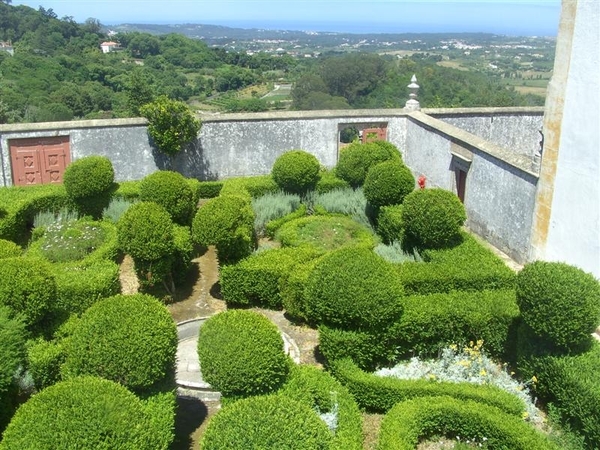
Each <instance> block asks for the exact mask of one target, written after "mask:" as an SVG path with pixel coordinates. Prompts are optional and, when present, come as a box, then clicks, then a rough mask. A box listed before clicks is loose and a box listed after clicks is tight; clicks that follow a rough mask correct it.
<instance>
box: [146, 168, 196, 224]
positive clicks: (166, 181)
mask: <svg viewBox="0 0 600 450" xmlns="http://www.w3.org/2000/svg"><path fill="white" fill-rule="evenodd" d="M140 200H142V201H144V202H155V203H158V204H159V205H160V206H162V207H163V208H165V209H166V210H167V212H168V213H169V214H170V215H171V218H172V219H173V222H175V223H178V224H180V225H188V226H189V225H190V223H191V221H192V218H193V214H194V211H195V208H196V205H195V203H194V201H195V196H194V192H193V191H192V188H191V187H190V185H189V183H188V182H187V181H186V179H185V177H184V176H183V175H181V174H180V173H178V172H171V171H169V170H160V171H158V172H154V173H152V174H150V175H148V176H147V177H145V178H144V179H143V180H142V181H141V183H140Z"/></svg>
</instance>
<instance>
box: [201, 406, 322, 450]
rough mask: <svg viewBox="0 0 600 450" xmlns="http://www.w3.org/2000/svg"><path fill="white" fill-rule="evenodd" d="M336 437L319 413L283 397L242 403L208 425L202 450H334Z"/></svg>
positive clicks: (224, 410)
mask: <svg viewBox="0 0 600 450" xmlns="http://www.w3.org/2000/svg"><path fill="white" fill-rule="evenodd" d="M331 440H332V435H331V433H330V431H329V429H328V428H327V425H326V424H325V422H324V421H322V420H321V419H320V418H319V416H318V415H317V413H316V412H315V411H314V410H313V409H311V408H310V407H309V406H307V405H305V404H304V403H302V402H299V401H297V400H293V399H291V398H288V397H284V396H281V395H271V396H263V397H252V398H247V399H243V400H239V401H237V402H235V403H234V404H232V405H231V406H228V407H226V408H224V409H223V410H222V411H220V412H219V413H218V414H217V415H216V416H215V417H214V418H213V419H212V420H211V421H210V423H209V424H208V427H207V429H206V432H205V433H204V436H202V441H201V442H200V448H201V449H202V450H222V449H228V450H238V449H239V450H252V449H256V450H258V449H286V450H295V449H297V450H308V449H311V450H313V449H314V450H320V449H323V450H324V449H328V448H330V442H331Z"/></svg>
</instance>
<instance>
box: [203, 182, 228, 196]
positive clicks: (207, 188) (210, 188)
mask: <svg viewBox="0 0 600 450" xmlns="http://www.w3.org/2000/svg"><path fill="white" fill-rule="evenodd" d="M221 189H223V181H200V182H199V183H198V197H199V198H214V197H218V196H219V194H220V193H221Z"/></svg>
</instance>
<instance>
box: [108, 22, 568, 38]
mask: <svg viewBox="0 0 600 450" xmlns="http://www.w3.org/2000/svg"><path fill="white" fill-rule="evenodd" d="M120 23H123V22H120ZM129 23H142V22H139V21H136V22H129ZM143 23H150V22H143ZM151 23H154V24H159V25H169V24H177V23H192V24H193V23H201V24H205V25H221V26H225V27H230V28H244V29H266V30H287V31H315V32H335V33H351V34H371V33H375V34H402V33H492V34H500V35H507V36H556V35H557V31H558V18H557V19H556V23H541V22H536V21H532V22H528V23H525V24H522V23H519V22H513V21H500V22H496V23H494V24H491V23H488V24H483V25H482V24H481V22H478V23H476V24H464V23H446V24H431V23H419V22H418V21H413V22H410V23H406V22H404V23H403V22H402V21H399V22H396V23H373V22H371V23H369V22H348V21H344V22H336V21H330V22H325V21H319V22H317V21H285V20H226V21H223V20H208V19H206V20H189V21H187V22H181V21H152V22H151ZM115 24H118V23H115Z"/></svg>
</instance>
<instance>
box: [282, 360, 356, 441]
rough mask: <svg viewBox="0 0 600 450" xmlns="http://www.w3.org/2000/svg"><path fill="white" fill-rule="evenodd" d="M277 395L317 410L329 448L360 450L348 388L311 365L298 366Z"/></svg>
mask: <svg viewBox="0 0 600 450" xmlns="http://www.w3.org/2000/svg"><path fill="white" fill-rule="evenodd" d="M278 394H280V395H283V396H286V397H290V398H292V399H294V400H298V401H300V402H302V403H304V404H305V405H306V406H308V407H310V408H312V409H313V410H315V411H317V413H318V414H319V416H320V417H321V419H322V420H323V421H325V423H326V424H327V426H328V427H329V430H330V432H331V434H332V440H331V444H330V446H329V447H328V448H330V449H331V450H362V448H363V444H362V442H363V433H362V415H361V412H360V410H359V409H358V406H357V404H356V401H355V400H354V398H353V397H352V395H350V393H349V392H348V390H347V389H346V388H345V387H344V386H342V385H341V384H340V383H339V382H338V381H337V380H336V379H334V378H333V377H332V376H331V375H330V374H329V373H327V372H325V371H324V370H322V369H319V368H318V367H315V366H308V365H298V366H294V367H293V368H292V371H291V374H290V378H289V380H288V382H287V383H286V384H285V386H283V388H282V389H281V390H280V391H279V392H278Z"/></svg>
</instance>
